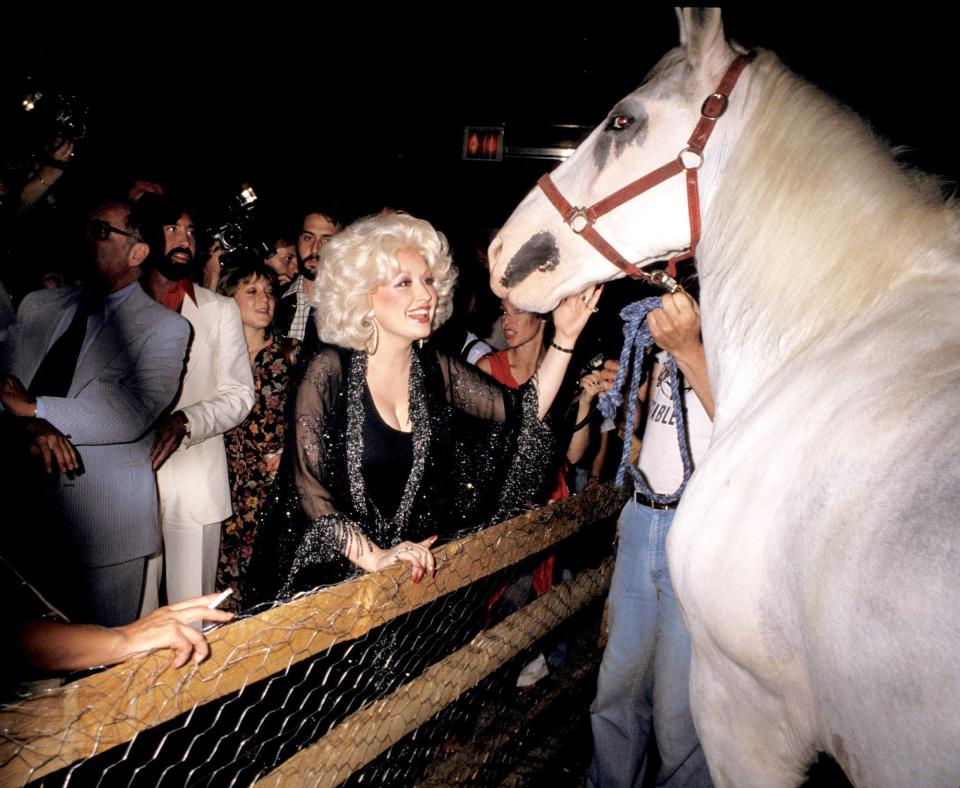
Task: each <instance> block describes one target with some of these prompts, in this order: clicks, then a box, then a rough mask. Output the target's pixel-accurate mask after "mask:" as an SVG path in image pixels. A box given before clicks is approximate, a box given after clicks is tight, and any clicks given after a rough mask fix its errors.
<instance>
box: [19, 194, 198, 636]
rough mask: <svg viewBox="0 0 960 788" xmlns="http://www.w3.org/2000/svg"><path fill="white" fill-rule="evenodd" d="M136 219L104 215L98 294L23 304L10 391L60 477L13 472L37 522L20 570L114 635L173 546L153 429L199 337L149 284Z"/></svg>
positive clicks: (80, 292)
mask: <svg viewBox="0 0 960 788" xmlns="http://www.w3.org/2000/svg"><path fill="white" fill-rule="evenodd" d="M129 213H130V209H129V206H127V205H125V204H122V203H107V204H105V205H103V206H101V207H99V208H98V209H96V210H95V211H93V213H92V214H91V215H90V223H89V226H88V236H89V240H90V242H91V243H92V245H93V250H94V257H95V261H96V266H97V274H98V277H97V279H98V283H97V285H95V286H91V287H88V288H79V287H71V288H57V289H53V290H40V291H37V292H35V293H31V294H30V295H28V296H27V297H26V298H25V299H24V300H23V303H22V304H21V306H20V310H19V313H18V318H17V324H16V326H15V329H14V331H13V333H12V337H11V341H10V342H9V343H8V345H7V353H6V354H5V355H6V360H5V362H4V363H3V369H4V371H5V372H7V373H9V374H8V375H7V376H6V377H5V378H4V380H3V386H2V390H0V399H2V403H3V406H4V409H5V414H4V415H5V417H6V420H7V422H8V423H7V426H8V427H10V428H11V429H12V440H13V444H14V445H16V442H17V438H18V436H19V437H20V438H22V439H26V441H27V442H28V443H29V445H30V448H31V450H32V451H33V452H34V453H38V454H39V455H40V456H41V458H42V462H43V464H44V465H45V466H46V468H45V471H44V470H41V471H39V473H34V469H33V468H29V467H19V468H18V467H11V468H10V469H9V470H10V474H9V475H8V474H5V481H6V482H7V483H8V484H11V485H14V484H16V485H17V488H16V490H15V491H14V492H15V493H16V494H18V495H19V496H21V498H22V499H25V500H28V501H29V502H30V507H31V511H33V512H35V513H36V517H35V518H34V520H33V521H31V522H27V521H25V520H24V521H20V522H19V523H17V528H16V529H10V530H11V531H13V530H16V531H19V532H20V533H19V535H20V536H22V537H24V538H23V539H21V540H20V541H21V544H20V547H21V548H23V552H22V553H21V554H20V555H15V557H14V560H17V561H18V563H19V564H20V566H21V567H22V568H23V571H24V572H25V573H26V574H27V575H28V579H30V577H29V576H32V577H33V578H35V581H34V582H36V583H37V584H38V585H39V586H40V588H41V589H43V590H44V591H47V592H48V593H49V594H50V596H51V597H53V598H54V599H55V600H56V602H57V603H58V604H60V605H62V606H63V607H64V608H65V609H66V610H67V612H69V613H71V618H72V620H74V621H76V622H80V623H83V622H89V623H97V624H101V625H104V626H118V625H123V624H129V623H131V622H132V621H133V620H134V619H135V618H136V617H137V610H138V607H139V605H140V600H141V592H142V589H143V584H144V566H145V562H146V559H147V556H149V555H150V554H152V553H153V552H155V551H156V549H157V547H158V545H159V541H160V540H159V529H158V527H157V526H158V516H157V488H156V481H155V477H154V472H153V468H152V466H151V454H150V452H151V447H152V445H153V440H154V433H153V429H152V427H153V424H154V422H155V421H156V419H157V417H158V416H160V414H161V413H162V412H163V411H164V410H165V409H166V408H167V407H169V405H170V404H171V402H172V401H173V399H174V397H175V396H176V393H177V387H178V385H179V383H180V376H181V374H182V371H183V361H184V355H185V353H186V349H187V342H188V339H189V336H190V326H189V325H188V324H187V322H186V321H185V320H183V319H182V318H180V317H178V316H177V315H175V314H174V313H172V312H170V311H169V310H166V309H164V308H163V307H161V306H159V305H158V304H156V303H154V301H153V300H152V299H151V298H150V297H149V296H148V295H147V294H146V293H144V291H143V289H142V288H141V287H140V284H139V283H138V281H137V280H138V278H139V276H140V266H141V264H142V263H143V261H144V259H145V258H146V256H147V254H148V252H149V248H148V246H147V245H146V244H145V243H143V241H142V240H141V237H140V235H139V228H137V227H136V225H135V224H131V222H130V217H129ZM21 381H23V382H25V383H26V384H27V386H28V388H25V387H24V385H23V384H22V383H21ZM7 448H8V449H9V448H10V444H8V447H7ZM13 459H14V460H15V461H16V457H13ZM19 463H20V465H21V466H24V460H22V459H21V460H20V461H19ZM44 502H49V504H50V507H49V508H47V509H43V508H41V507H43V506H44ZM10 525H13V523H11V524H10ZM14 535H15V534H10V533H8V534H5V536H7V537H9V536H14ZM64 542H66V543H64ZM58 559H62V561H60V562H58ZM64 587H65V593H63V594H61V595H59V596H58V590H64Z"/></svg>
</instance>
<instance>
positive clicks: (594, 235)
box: [537, 53, 754, 291]
mask: <svg viewBox="0 0 960 788" xmlns="http://www.w3.org/2000/svg"><path fill="white" fill-rule="evenodd" d="M753 57H754V56H753V54H752V53H751V54H748V55H737V57H736V58H734V60H733V62H732V63H731V64H730V66H729V68H727V71H726V73H725V74H724V75H723V79H721V80H720V84H719V85H717V89H716V91H715V92H713V93H711V94H710V95H709V96H707V98H706V99H705V100H704V102H703V106H701V107H700V120H699V121H698V122H697V125H696V127H695V128H694V130H693V134H691V135H690V139H689V140H687V145H686V147H685V148H683V150H681V151H680V153H678V154H677V158H676V159H674V160H673V161H671V162H670V163H669V164H664V165H663V166H662V167H658V168H657V169H655V170H653V171H652V172H648V173H647V174H646V175H644V176H643V177H642V178H637V179H636V180H635V181H633V182H632V183H628V184H627V185H626V186H624V187H623V188H622V189H618V190H617V191H615V192H614V193H613V194H611V195H609V196H608V197H604V198H603V199H602V200H600V201H599V202H595V203H594V204H593V205H590V206H588V207H586V208H575V207H573V206H572V205H571V204H570V203H569V202H567V200H566V198H564V196H563V195H562V194H560V190H559V189H557V187H556V184H554V182H553V180H552V179H551V178H550V175H549V174H547V175H544V176H543V177H542V178H541V179H540V180H539V181H537V186H539V187H540V188H541V189H542V190H543V193H544V194H545V195H547V199H548V200H550V202H551V203H552V204H553V207H554V208H556V209H557V210H558V211H559V212H560V215H561V216H562V217H563V221H564V223H565V224H567V225H569V227H570V229H571V230H573V231H574V232H575V233H576V234H577V235H579V236H580V237H581V238H583V239H584V240H585V241H586V242H587V243H589V244H590V245H591V246H593V248H594V249H596V250H597V251H598V252H600V254H602V255H603V256H604V257H606V258H607V260H609V261H610V262H611V263H613V264H614V265H615V266H617V268H619V269H620V270H622V271H623V272H624V273H626V274H627V275H629V276H631V277H633V278H634V279H644V280H647V281H651V282H653V283H654V284H659V285H661V286H663V287H666V288H667V289H668V290H671V291H672V290H675V289H676V287H677V285H676V282H674V281H673V277H675V276H676V275H677V263H678V262H680V261H681V260H686V259H688V258H691V257H693V256H694V255H695V254H696V252H697V243H698V242H699V240H700V193H699V190H698V188H697V171H698V170H699V169H700V165H702V164H703V149H704V147H706V144H707V140H709V139H710V134H711V133H712V132H713V127H714V126H715V125H716V123H717V119H718V118H719V117H720V116H721V115H723V113H724V112H726V109H727V102H728V99H729V96H730V93H731V92H732V91H733V88H734V86H735V85H736V84H737V80H738V79H739V78H740V74H741V73H742V72H743V69H744V68H746V66H747V64H749V63H750V62H751V61H752V60H753ZM685 157H686V158H685ZM691 160H692V161H691ZM681 172H685V173H686V176H687V211H688V213H689V214H690V246H689V247H687V249H686V250H684V251H683V252H680V253H679V254H677V255H674V256H673V257H671V258H670V260H669V261H668V263H667V276H666V277H665V276H664V275H663V272H662V271H655V272H654V273H653V274H649V273H647V272H646V271H644V270H643V269H642V268H640V267H638V266H636V265H634V264H633V263H631V262H629V261H628V260H627V259H626V258H625V257H624V256H623V255H621V254H620V253H619V252H618V251H617V250H616V249H614V248H613V246H611V245H610V244H609V243H608V242H607V240H606V239H605V238H604V237H603V236H602V235H600V233H598V232H597V230H596V228H595V227H594V226H593V225H594V223H595V222H596V221H597V219H599V218H600V217H601V216H603V215H604V214H606V213H609V212H610V211H612V210H613V209H614V208H618V207H620V206H621V205H623V204H624V203H625V202H628V201H629V200H632V199H633V198H634V197H637V196H639V195H641V194H643V193H644V192H645V191H647V190H648V189H652V188H653V187H654V186H656V185H657V184H658V183H663V182H664V181H665V180H667V179H668V178H672V177H673V176H674V175H679V174H680V173H681Z"/></svg>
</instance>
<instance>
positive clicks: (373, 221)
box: [313, 213, 457, 350]
mask: <svg viewBox="0 0 960 788" xmlns="http://www.w3.org/2000/svg"><path fill="white" fill-rule="evenodd" d="M404 249H410V250H413V251H415V252H417V253H419V254H420V255H422V256H423V259H424V260H425V261H426V263H427V266H428V267H429V268H430V271H431V273H432V274H433V279H434V287H435V288H436V290H437V308H436V312H435V315H434V319H433V326H432V327H431V328H432V329H433V330H436V329H437V328H439V327H440V326H441V325H442V324H443V322H444V321H445V320H446V319H447V318H448V317H450V313H451V312H452V311H453V288H454V284H455V283H456V281H457V269H456V268H455V267H454V265H453V258H452V257H451V255H450V247H449V245H448V243H447V239H446V238H445V237H444V235H443V233H441V232H438V231H437V230H435V229H434V228H433V226H432V225H431V224H430V223H429V222H426V221H424V220H423V219H417V218H415V217H413V216H410V215H409V214H404V213H392V214H388V215H386V216H367V217H365V218H363V219H358V220H357V221H355V222H354V223H353V224H351V225H349V226H348V227H346V228H345V229H344V230H343V231H342V232H340V233H337V235H335V236H334V237H333V238H331V239H330V241H329V243H327V245H326V246H325V247H323V251H321V252H320V263H319V266H318V271H317V279H316V283H315V285H314V288H313V304H314V306H316V310H315V311H316V319H317V333H318V334H319V336H320V339H322V340H323V341H324V342H330V343H331V344H334V345H340V346H341V347H346V348H351V349H353V350H365V349H366V348H367V347H368V346H369V343H370V342H371V340H372V339H373V333H374V325H373V304H372V300H371V297H372V296H373V294H374V293H375V292H376V290H377V288H378V287H380V286H381V285H384V284H386V283H388V282H389V281H390V280H391V279H392V278H393V277H394V276H396V275H397V273H399V264H398V263H397V252H400V251H402V250H404Z"/></svg>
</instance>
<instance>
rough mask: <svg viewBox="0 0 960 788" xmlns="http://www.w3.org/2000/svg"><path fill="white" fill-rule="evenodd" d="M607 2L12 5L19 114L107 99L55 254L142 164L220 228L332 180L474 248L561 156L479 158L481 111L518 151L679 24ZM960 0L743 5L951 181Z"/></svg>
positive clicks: (370, 204) (63, 204)
mask: <svg viewBox="0 0 960 788" xmlns="http://www.w3.org/2000/svg"><path fill="white" fill-rule="evenodd" d="M593 5H594V6H595V8H594V7H591V5H590V4H586V5H584V6H582V7H581V10H580V11H579V12H568V11H564V12H560V11H553V10H551V11H550V13H549V14H547V13H545V14H544V15H543V16H542V17H533V16H530V17H527V18H525V19H520V18H512V17H510V16H509V14H510V13H512V12H513V9H510V8H508V7H506V6H503V5H491V6H489V7H483V6H482V5H480V4H475V5H474V6H472V7H468V6H462V7H460V6H458V7H457V8H456V13H455V14H454V13H452V12H451V13H450V14H449V15H437V14H434V15H430V16H426V15H417V14H413V13H400V12H398V11H392V12H390V11H388V12H384V11H381V10H375V9H373V8H367V7H360V6H357V7H356V8H355V9H350V8H349V7H348V6H342V7H340V8H339V9H338V10H337V12H336V13H332V12H329V11H327V10H322V11H314V12H311V13H309V14H303V15H299V16H298V15H289V16H286V17H284V18H283V19H279V18H275V17H273V16H270V15H269V13H268V8H267V7H265V6H260V7H259V10H258V11H257V12H256V15H253V14H250V15H238V14H237V13H236V12H234V13H233V14H232V15H229V16H226V15H224V16H222V17H215V16H207V17H205V18H203V19H197V18H194V17H192V16H191V14H192V13H193V10H192V9H191V8H189V7H188V6H182V5H171V6H169V7H155V8H153V9H152V10H151V9H144V8H143V7H138V8H137V9H136V14H137V17H136V19H137V21H134V17H133V16H132V14H133V13H134V12H135V9H134V8H133V7H130V8H127V9H124V10H122V11H113V12H111V11H108V10H106V9H105V8H101V7H99V6H98V7H97V9H98V10H91V11H89V12H86V13H83V14H80V13H78V14H76V15H74V16H73V17H70V16H64V15H62V14H59V13H55V12H50V13H49V14H47V13H46V11H44V13H43V15H42V16H41V15H40V14H34V15H33V16H31V17H30V18H27V19H24V20H23V21H20V20H18V21H16V22H11V24H10V25H9V26H8V29H7V31H6V34H5V35H6V38H7V41H6V46H5V47H3V48H2V51H0V66H2V68H3V71H2V73H3V74H4V77H3V92H2V96H0V98H2V99H3V102H4V104H3V110H4V111H3V113H2V117H3V118H4V119H5V120H9V118H10V115H11V114H13V115H15V114H16V113H17V112H18V111H19V110H18V106H19V101H20V98H22V95H23V93H24V90H23V86H24V85H26V77H27V76H28V75H30V76H31V77H32V78H33V79H34V82H35V84H37V85H38V86H42V87H46V88H47V89H48V90H50V89H52V90H54V91H60V92H64V93H68V94H73V95H76V96H78V97H79V98H81V99H82V100H83V101H84V102H85V103H87V104H88V105H89V106H90V108H91V112H90V117H89V124H88V125H89V133H88V136H87V138H86V139H84V140H83V141H82V142H81V143H80V144H79V145H78V148H77V155H76V158H75V160H74V163H73V164H72V166H71V167H70V169H69V171H68V173H67V174H66V175H65V176H64V178H63V179H62V181H61V183H60V184H59V185H58V187H57V189H56V196H57V198H58V201H59V207H58V209H57V210H56V211H54V212H53V214H54V217H53V218H50V216H49V214H50V211H47V214H48V215H47V216H46V217H45V219H44V221H45V222H47V224H48V225H49V226H50V227H54V228H57V229H55V230H54V231H52V232H44V233H43V234H44V236H45V237H44V238H43V239H42V240H43V242H44V244H46V245H47V247H48V248H49V249H51V250H52V251H50V252H49V253H46V252H45V253H44V254H51V255H53V256H54V257H55V256H56V255H57V254H60V255H69V254H70V253H69V251H68V249H69V247H68V246H65V245H64V244H65V243H66V242H65V240H64V238H63V237H61V236H65V235H67V234H69V231H68V230H67V229H66V228H67V226H68V225H67V224H66V219H65V217H68V216H71V215H76V214H77V213H78V212H79V210H80V207H79V206H80V205H81V204H82V203H83V202H84V201H85V200H87V199H90V198H95V197H99V196H100V195H101V194H108V193H110V192H112V191H116V190H119V189H123V190H125V188H126V186H127V185H128V183H129V181H130V180H131V179H132V178H134V177H143V178H146V179H155V180H159V181H161V182H163V183H165V184H167V185H172V186H174V187H176V188H179V189H180V190H182V191H184V192H185V193H187V194H188V195H189V196H190V197H191V198H192V200H193V202H194V205H195V206H196V207H197V209H198V210H197V213H198V214H199V216H198V220H199V223H201V224H206V223H207V222H209V221H213V220H214V219H216V218H218V216H217V214H219V213H220V206H221V205H222V203H224V201H225V200H226V199H227V197H228V196H229V195H230V194H232V193H235V192H236V191H237V190H238V188H239V185H240V183H242V182H245V181H246V182H249V183H251V184H253V185H254V187H255V188H256V190H257V192H258V194H259V195H260V197H261V205H264V206H266V205H270V206H272V207H275V208H279V207H280V206H286V205H290V206H294V205H297V204H299V203H300V201H301V200H302V199H304V198H314V197H315V198H319V199H320V200H321V201H323V202H328V201H334V202H336V203H339V204H340V205H341V207H342V208H343V211H344V213H345V214H346V215H347V218H350V217H352V216H356V215H359V214H362V213H368V212H372V211H376V210H378V209H379V208H381V207H382V206H384V205H390V206H393V207H399V208H404V209H406V210H409V211H410V212H412V213H415V214H419V215H421V216H424V217H425V218H427V219H429V220H431V221H432V222H433V223H434V224H436V225H437V226H438V227H439V228H440V229H442V230H444V231H445V232H446V233H447V234H448V235H450V236H451V238H452V239H453V241H454V245H455V248H456V249H458V250H469V249H470V248H471V247H472V246H474V245H476V244H477V243H478V242H479V241H478V240H477V239H479V238H482V237H483V234H484V232H485V231H487V230H489V229H490V228H494V227H496V226H498V225H499V224H501V223H502V222H503V221H504V220H505V219H506V217H507V216H508V215H509V214H510V211H511V210H512V207H513V206H514V205H515V204H516V203H517V202H518V201H519V199H520V198H521V197H522V196H523V194H524V193H526V191H527V190H528V189H529V188H530V186H531V185H532V184H533V183H534V181H535V180H536V178H537V177H539V175H540V174H541V173H543V172H544V171H546V170H549V169H552V168H553V167H554V166H556V162H551V161H543V160H530V159H526V160H517V159H507V160H505V161H502V162H487V161H468V162H464V161H461V157H460V154H461V147H462V143H463V126H464V125H465V124H475V125H499V124H505V127H506V135H505V143H506V145H507V146H508V147H510V146H511V145H512V144H517V143H518V142H519V141H521V140H522V141H523V142H524V143H525V144H536V143H537V142H538V141H540V140H545V139H546V138H547V137H548V136H549V129H548V127H549V126H551V125H554V124H574V125H582V126H585V127H592V126H594V125H596V124H597V123H599V122H600V120H602V118H603V116H604V114H605V113H606V111H607V110H608V109H609V107H610V106H611V105H612V104H613V103H614V102H615V101H616V100H617V99H618V98H620V97H621V96H622V95H624V94H625V93H628V92H629V91H630V90H632V89H633V88H634V87H635V86H636V85H637V84H638V83H639V82H640V81H641V80H642V78H643V76H644V74H645V73H646V71H647V70H648V69H649V68H650V67H651V66H652V65H653V64H654V63H655V62H656V61H657V60H658V59H659V57H660V56H661V55H662V54H663V52H665V51H666V50H667V49H668V48H670V47H671V46H674V45H675V44H676V42H677V40H678V37H677V27H676V21H675V18H674V15H673V12H672V10H670V9H668V8H666V7H663V8H653V9H649V10H647V11H644V12H643V13H640V12H639V11H638V12H629V13H628V12H622V11H620V10H616V9H615V6H614V4H593ZM588 12H590V13H592V12H595V13H596V15H595V16H587V13H588ZM956 16H957V15H956V14H951V15H948V16H933V15H930V14H929V13H928V14H927V15H926V16H921V15H920V13H919V11H915V12H905V13H902V14H901V15H899V16H897V17H893V16H889V15H882V14H877V13H876V12H875V11H873V12H872V13H867V12H864V13H863V14H862V15H861V16H860V17H857V18H854V17H852V16H849V17H848V16H843V15H840V14H837V13H823V12H821V11H817V10H815V9H812V8H809V9H799V10H793V11H790V12H789V13H787V12H785V11H784V10H782V8H775V9H768V10H749V11H748V10H746V9H728V10H725V12H724V19H725V26H726V29H727V32H728V35H730V36H731V37H733V38H735V39H737V40H738V41H740V42H741V43H743V44H746V45H749V46H763V47H766V48H769V49H773V50H775V51H777V52H778V53H779V54H780V55H781V57H782V58H783V60H784V61H785V62H786V63H787V64H788V65H789V66H791V67H792V68H793V69H794V70H796V71H798V72H799V73H800V74H802V75H803V76H805V77H807V78H809V79H810V80H811V81H813V82H815V83H816V84H818V85H820V86H821V87H822V88H824V89H825V90H826V91H827V92H829V93H831V94H833V95H834V96H836V97H837V98H839V99H840V100H841V101H843V102H845V103H847V104H850V105H851V106H853V107H854V108H855V109H857V110H858V111H859V112H860V113H861V114H862V115H863V116H864V117H866V118H867V119H868V120H869V121H870V122H871V124H872V125H873V126H874V128H875V129H876V130H877V131H878V132H879V133H881V134H882V135H883V136H884V137H885V138H887V139H888V140H889V141H890V142H891V143H893V144H896V145H901V146H906V147H907V149H908V150H907V152H906V153H905V154H904V155H903V159H904V160H905V161H907V162H909V163H911V164H916V165H918V166H920V167H922V168H923V169H926V170H930V171H934V172H937V173H940V174H941V175H943V176H945V178H946V180H947V184H946V185H945V189H946V190H947V191H949V190H950V189H952V179H954V178H955V177H956V176H957V174H958V173H960V158H958V154H957V151H956V147H955V145H954V140H953V136H954V135H953V133H952V126H951V124H950V121H949V118H950V117H951V116H952V115H953V111H954V105H955V103H956V99H955V96H954V94H953V92H952V90H949V89H948V86H949V85H952V84H953V79H952V77H953V73H954V59H955V51H956V48H957V43H956V41H955V40H954V39H955V31H956V28H955V24H954V22H955V21H956ZM560 17H562V19H561V18H560ZM4 125H5V126H7V128H8V129H9V128H11V126H10V125H9V124H8V123H6V122H5V123H4ZM829 155H835V156H838V157H839V156H842V155H843V151H832V152H830V153H829ZM291 212H292V213H296V210H295V209H292V211H291ZM51 223H52V224H51ZM57 244H60V246H59V247H58V246H57ZM38 254H39V252H38ZM462 256H463V252H462V251H461V257H462Z"/></svg>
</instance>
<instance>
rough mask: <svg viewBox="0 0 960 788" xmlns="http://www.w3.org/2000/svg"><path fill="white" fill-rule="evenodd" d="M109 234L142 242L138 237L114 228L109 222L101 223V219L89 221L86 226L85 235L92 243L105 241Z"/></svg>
mask: <svg viewBox="0 0 960 788" xmlns="http://www.w3.org/2000/svg"><path fill="white" fill-rule="evenodd" d="M110 233H116V234H117V235H122V236H124V237H126V238H133V239H134V240H135V241H140V242H142V241H143V239H142V238H141V237H140V236H139V235H135V234H134V233H128V232H127V231H126V230H121V229H120V228H119V227H114V226H113V225H112V224H110V223H109V222H105V221H103V219H91V220H90V222H89V223H88V224H87V235H89V236H90V237H91V238H92V239H93V240H94V241H106V240H107V238H109V237H110Z"/></svg>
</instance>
